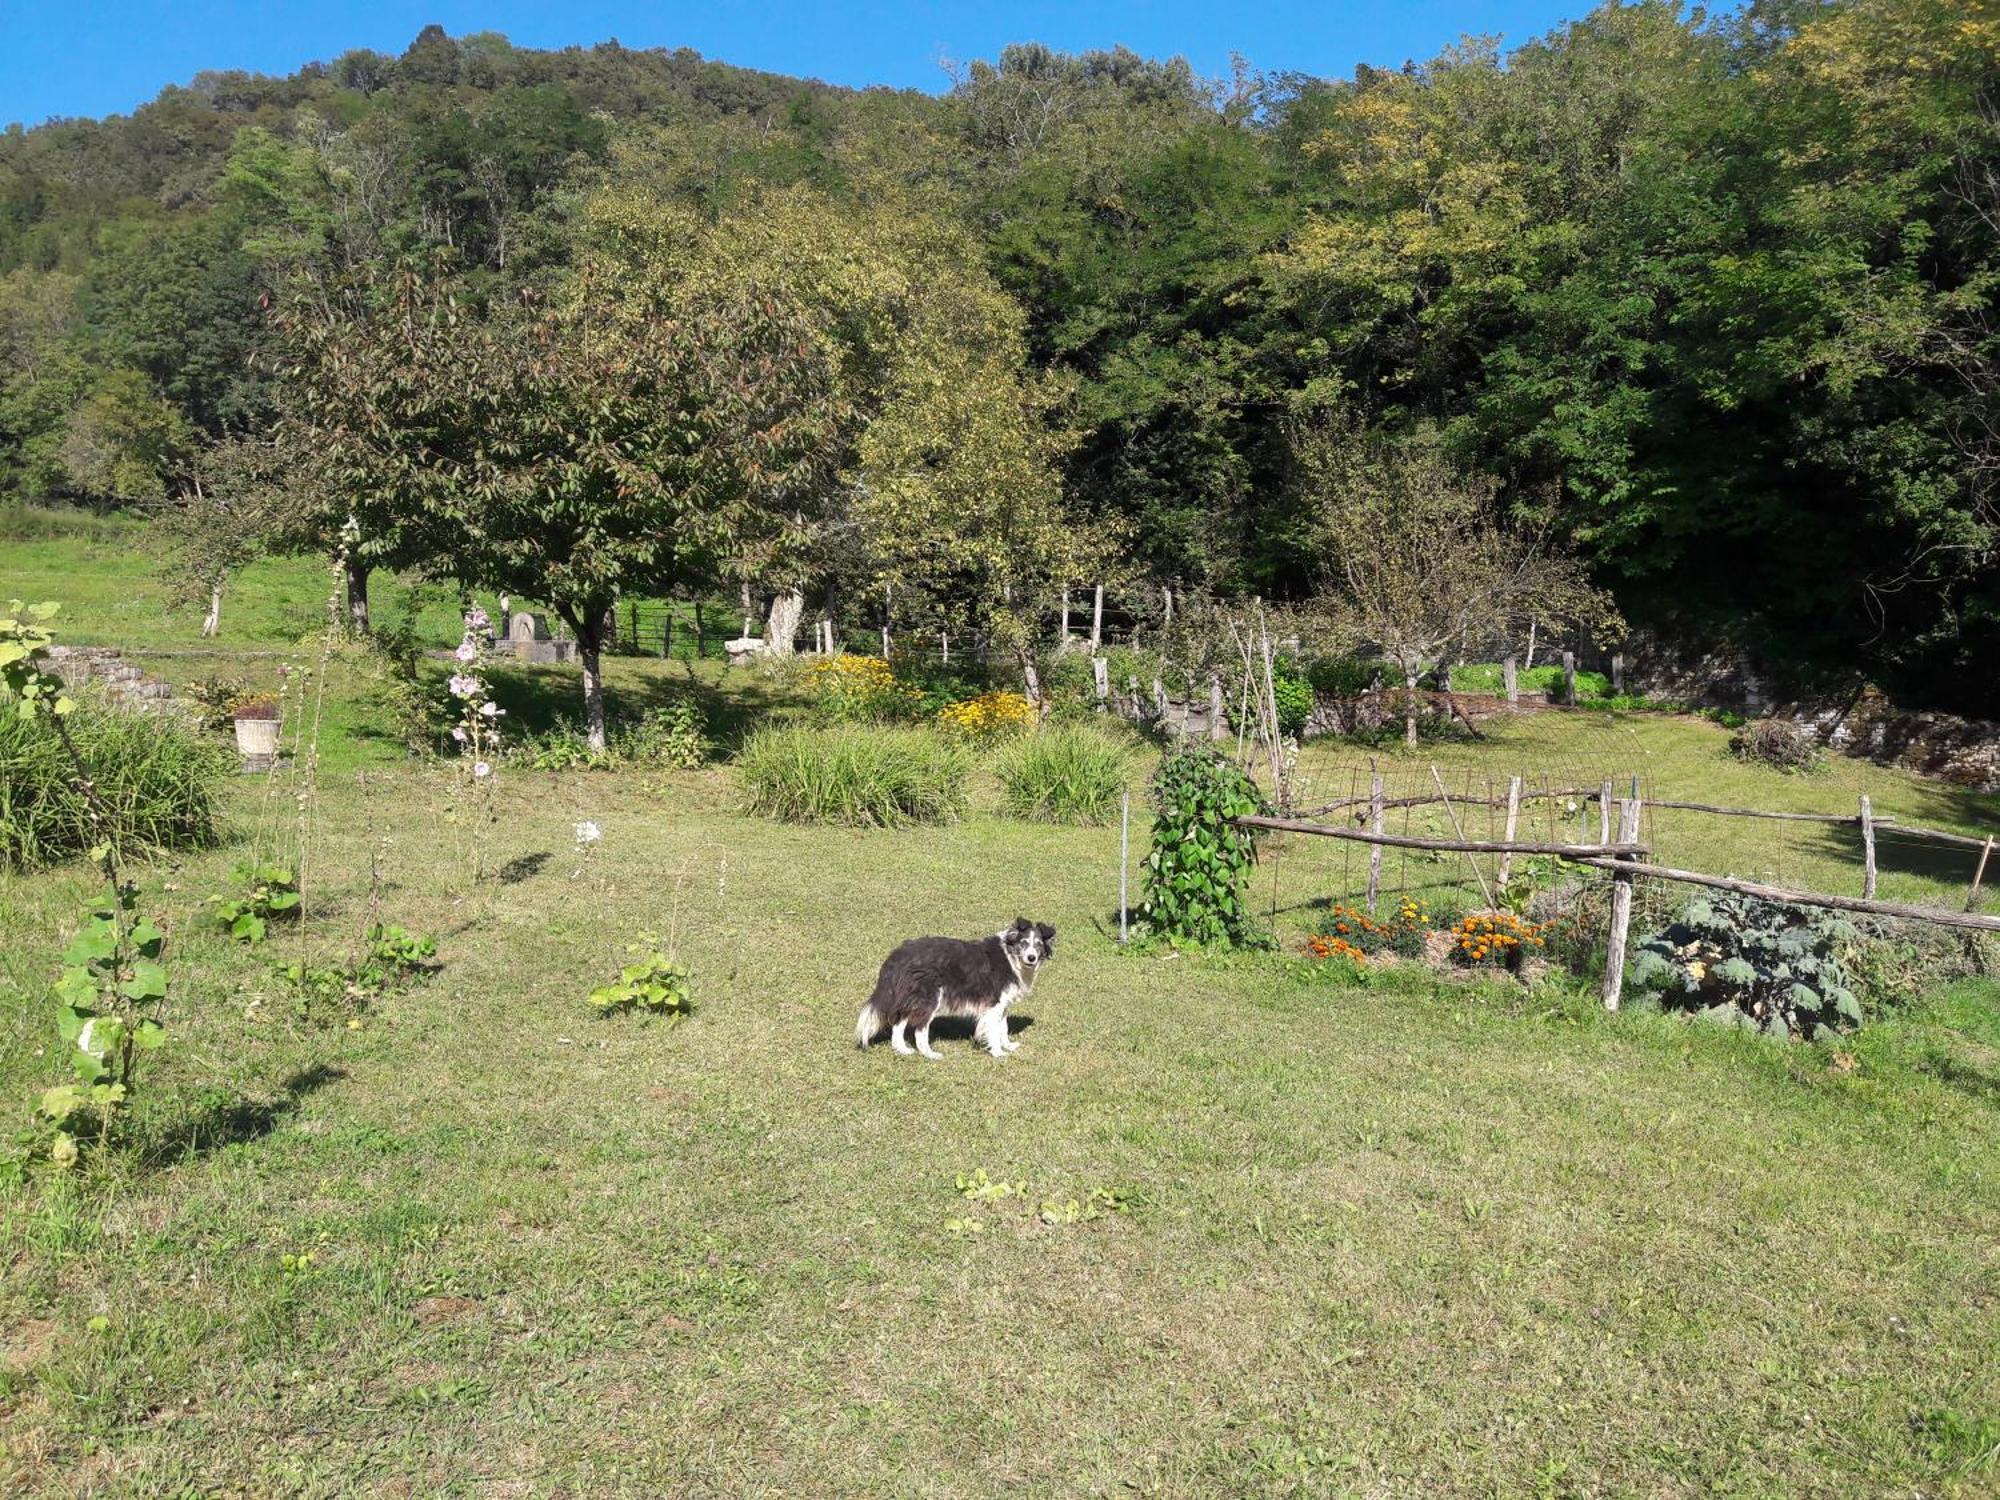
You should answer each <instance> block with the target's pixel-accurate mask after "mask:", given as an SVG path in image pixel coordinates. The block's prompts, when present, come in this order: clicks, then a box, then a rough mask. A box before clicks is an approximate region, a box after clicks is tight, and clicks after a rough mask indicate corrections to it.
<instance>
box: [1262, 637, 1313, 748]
mask: <svg viewBox="0 0 2000 1500" xmlns="http://www.w3.org/2000/svg"><path fill="white" fill-rule="evenodd" d="M1271 694H1272V696H1273V697H1274V698H1275V699H1276V700H1277V704H1278V730H1279V732H1280V733H1282V734H1288V735H1290V736H1291V737H1292V738H1293V739H1297V738H1298V737H1299V736H1300V735H1302V734H1304V733H1305V732H1306V724H1307V721H1309V720H1310V719H1311V718H1312V711H1313V701H1314V695H1313V685H1312V681H1311V679H1310V678H1309V677H1308V676H1307V674H1306V672H1305V670H1304V669H1303V668H1302V667H1300V666H1299V665H1298V664H1297V663H1296V662H1294V661H1293V660H1292V659H1291V658H1290V657H1281V658H1280V659H1279V660H1278V661H1277V663H1276V664H1275V666H1274V668H1273V670H1272V672H1271Z"/></svg>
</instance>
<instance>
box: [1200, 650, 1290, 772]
mask: <svg viewBox="0 0 2000 1500" xmlns="http://www.w3.org/2000/svg"><path fill="white" fill-rule="evenodd" d="M1228 733H1229V728H1228V726H1227V725H1226V724H1224V723H1223V721H1222V679H1221V678H1219V677H1211V678H1209V679H1208V737H1209V738H1210V739H1212V740H1219V739H1223V738H1225V737H1226V736H1227V735H1228ZM1278 790H1279V789H1278V788H1277V787H1272V788H1271V795H1272V796H1274V797H1275V796H1277V795H1278Z"/></svg>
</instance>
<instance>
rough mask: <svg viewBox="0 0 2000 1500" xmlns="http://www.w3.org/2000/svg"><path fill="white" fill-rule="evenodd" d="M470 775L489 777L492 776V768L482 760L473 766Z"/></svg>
mask: <svg viewBox="0 0 2000 1500" xmlns="http://www.w3.org/2000/svg"><path fill="white" fill-rule="evenodd" d="M472 774H473V775H474V776H482V777H483V776H491V775H492V774H493V768H492V767H491V766H489V765H488V764H486V762H485V761H483V760H482V761H480V762H478V763H477V764H475V765H474V766H473V768H472Z"/></svg>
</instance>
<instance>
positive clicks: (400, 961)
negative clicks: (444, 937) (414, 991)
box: [364, 922, 437, 979]
mask: <svg viewBox="0 0 2000 1500" xmlns="http://www.w3.org/2000/svg"><path fill="white" fill-rule="evenodd" d="M364 937H365V938H366V941H367V943H368V960H367V961H368V963H369V964H370V965H372V966H373V967H375V968H377V969H379V970H381V971H382V972H384V973H386V974H390V975H393V976H394V977H396V978H399V979H400V978H408V977H410V976H413V975H417V974H426V973H429V972H430V971H432V970H433V969H435V968H436V967H437V965H436V964H435V963H433V962H432V960H433V959H435V958H436V957H437V939H436V938H434V937H431V936H429V935H428V934H426V935H424V936H421V937H420V936H418V935H417V934H416V933H413V932H411V931H410V930H409V929H408V928H407V927H402V926H398V925H396V924H393V923H384V922H374V923H371V924H370V925H369V928H368V931H367V932H366V933H365V934H364Z"/></svg>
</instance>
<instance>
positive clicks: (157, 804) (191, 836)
mask: <svg viewBox="0 0 2000 1500" xmlns="http://www.w3.org/2000/svg"><path fill="white" fill-rule="evenodd" d="M68 728H69V732H70V737H71V738H72V739H73V740H74V741H75V742H76V748H77V753H78V754H79V755H81V756H82V758H83V762H84V764H85V765H86V766H88V767H89V768H90V776H91V780H92V781H93V782H94V783H95V784H96V787H97V794H98V796H99V798H100V799H101V800H102V801H103V802H104V804H105V805H106V807H107V808H108V809H109V810H110V814H111V820H112V825H113V836H114V840H115V842H116V843H117V844H118V846H119V848H120V849H121V850H123V851H124V852H125V853H127V854H134V853H143V852H152V851H160V850H168V849H194V848H201V847H204V846H206V845H209V844H213V843H214V842H215V841H216V838H217V818H218V799H219V795H220V792H221V788H222V785H223V782H224V779H225V778H226V777H228V776H229V775H230V774H231V772H232V771H233V770H234V769H235V760H234V757H233V756H232V755H231V754H230V753H229V752H228V751H227V750H225V749H224V748H223V747H221V746H219V745H217V744H216V743H214V742H213V741H212V740H209V739H207V738H206V737H204V736H203V735H202V734H201V733H199V732H198V731H197V730H195V729H194V728H193V727H191V726H189V725H186V724H183V723H181V722H178V721H177V720H175V719H172V718H168V717H166V716H163V715H141V714H134V713H126V712H123V711H121V710H117V709H113V708H110V707H107V706H106V705H104V704H102V703H100V702H96V701H93V700H92V699H90V698H80V699H79V701H78V703H77V707H76V711H75V712H74V713H71V714H70V715H69V716H68ZM97 841H98V836H97V834H96V832H95V831H94V829H93V828H92V825H91V820H90V814H89V809H88V808H87V807H86V805H85V803H84V800H83V797H82V795H81V794H80V793H78V791H77V789H76V783H75V770H74V768H73V767H72V766H71V764H70V761H69V757H68V756H67V755H65V754H64V753H63V747H62V742H61V741H60V740H59V739H57V737H56V732H55V730H54V728H52V727H51V726H50V724H49V722H48V720H47V719H46V718H36V719H27V718H22V717H21V716H20V715H18V714H17V713H15V712H14V709H13V705H11V704H10V705H7V706H6V708H5V709H4V711H0V866H4V867H6V868H10V869H30V870H31V869H37V868H40V867H41V866H44V865H50V864H54V863H56V862H57V861H59V860H63V859H68V858H71V857H72V856H75V855H78V854H82V853H84V852H85V851H87V850H88V849H89V848H90V847H91V846H92V845H93V844H95V843H96V842H97Z"/></svg>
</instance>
